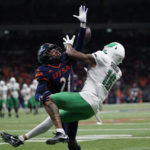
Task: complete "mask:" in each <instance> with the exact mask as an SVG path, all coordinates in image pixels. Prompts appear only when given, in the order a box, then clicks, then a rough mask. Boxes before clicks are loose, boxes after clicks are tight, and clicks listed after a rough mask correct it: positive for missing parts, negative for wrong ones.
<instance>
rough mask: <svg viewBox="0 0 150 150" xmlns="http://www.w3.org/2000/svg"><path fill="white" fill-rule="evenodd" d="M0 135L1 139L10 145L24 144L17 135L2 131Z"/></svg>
mask: <svg viewBox="0 0 150 150" xmlns="http://www.w3.org/2000/svg"><path fill="white" fill-rule="evenodd" d="M1 137H2V139H3V140H4V141H5V142H6V143H9V144H11V145H12V146H14V147H18V146H19V145H21V144H24V143H23V142H22V141H21V140H20V139H19V138H18V136H13V135H10V134H8V133H6V132H2V133H1Z"/></svg>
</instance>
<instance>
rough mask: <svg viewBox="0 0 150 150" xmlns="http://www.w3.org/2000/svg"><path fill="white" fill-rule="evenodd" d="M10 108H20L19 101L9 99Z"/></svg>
mask: <svg viewBox="0 0 150 150" xmlns="http://www.w3.org/2000/svg"><path fill="white" fill-rule="evenodd" d="M7 107H8V108H18V107H19V99H18V98H9V99H8V101H7Z"/></svg>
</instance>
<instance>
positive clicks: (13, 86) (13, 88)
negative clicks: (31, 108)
mask: <svg viewBox="0 0 150 150" xmlns="http://www.w3.org/2000/svg"><path fill="white" fill-rule="evenodd" d="M7 87H8V90H9V91H10V94H11V96H12V97H13V98H18V97H19V93H18V91H19V89H20V87H19V83H17V82H15V83H8V84H7Z"/></svg>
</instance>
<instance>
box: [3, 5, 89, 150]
mask: <svg viewBox="0 0 150 150" xmlns="http://www.w3.org/2000/svg"><path fill="white" fill-rule="evenodd" d="M87 11H88V9H87V8H85V6H81V7H80V8H79V16H76V15H74V17H76V18H78V20H79V21H80V33H79V35H78V38H77V40H76V43H75V45H74V47H75V48H76V49H77V50H81V48H82V46H83V44H84V37H85V28H86V15H87ZM38 60H39V62H40V63H42V65H41V66H40V67H38V68H37V70H36V75H35V77H36V79H37V80H38V81H39V83H38V87H37V90H36V94H35V98H36V100H38V101H43V99H44V97H43V93H45V91H47V90H49V92H48V93H56V92H60V91H73V70H72V65H73V64H74V63H75V62H74V61H73V60H71V59H70V58H69V57H68V56H67V55H66V52H63V53H62V49H61V48H60V47H59V46H57V45H56V44H50V43H45V44H43V45H42V46H41V47H40V49H39V51H38ZM68 104H71V99H70V102H69V103H68ZM44 106H45V105H44ZM53 110H54V111H55V106H54V108H53ZM52 125H53V122H52V120H51V118H50V117H48V118H47V119H46V120H44V121H43V122H42V123H41V124H39V125H38V126H37V127H35V128H34V129H33V130H31V131H29V132H28V133H26V134H25V135H23V136H19V137H18V136H12V135H9V134H7V133H2V134H1V136H2V138H3V139H4V140H5V141H6V142H8V143H10V144H11V145H13V146H15V147H17V146H19V145H20V144H23V141H24V140H28V139H30V138H32V137H35V136H37V135H39V134H41V133H44V132H45V131H48V129H49V128H50V127H52ZM77 128H78V122H77V121H75V122H71V123H69V124H68V123H67V124H66V123H65V124H64V129H65V132H66V133H67V134H68V136H69V142H68V136H66V134H65V132H64V130H63V129H57V132H58V133H62V134H61V135H62V138H63V139H64V141H67V142H68V148H69V150H80V146H79V144H78V143H77V141H76V139H75V137H76V132H77Z"/></svg>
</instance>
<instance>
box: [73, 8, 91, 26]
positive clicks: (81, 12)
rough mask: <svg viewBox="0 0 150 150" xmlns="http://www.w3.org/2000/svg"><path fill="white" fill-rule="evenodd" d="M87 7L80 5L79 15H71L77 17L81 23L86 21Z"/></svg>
mask: <svg viewBox="0 0 150 150" xmlns="http://www.w3.org/2000/svg"><path fill="white" fill-rule="evenodd" d="M87 12H88V8H86V7H85V6H82V5H81V6H80V8H79V15H78V16H77V15H73V17H75V18H77V19H78V20H79V21H80V22H81V23H86V18H87Z"/></svg>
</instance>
